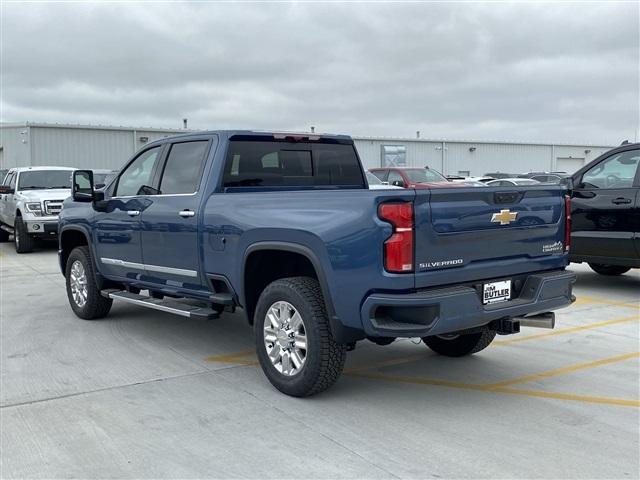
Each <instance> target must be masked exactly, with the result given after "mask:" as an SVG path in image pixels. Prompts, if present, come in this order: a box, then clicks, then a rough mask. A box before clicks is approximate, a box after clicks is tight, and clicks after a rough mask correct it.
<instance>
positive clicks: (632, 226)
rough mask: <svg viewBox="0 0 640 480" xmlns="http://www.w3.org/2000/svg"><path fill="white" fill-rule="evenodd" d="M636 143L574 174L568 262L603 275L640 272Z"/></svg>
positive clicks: (639, 184)
mask: <svg viewBox="0 0 640 480" xmlns="http://www.w3.org/2000/svg"><path fill="white" fill-rule="evenodd" d="M638 164H640V143H635V144H627V145H623V146H620V147H617V148H614V149H613V150H610V151H608V152H606V153H604V154H602V155H601V156H600V157H598V158H596V159H595V160H594V161H592V162H591V163H589V164H588V165H586V166H584V167H583V168H581V169H580V170H578V171H577V172H576V173H574V174H573V176H572V179H573V194H572V209H571V216H572V223H573V225H572V228H571V240H572V245H571V251H570V257H569V258H570V260H571V261H572V262H578V263H581V262H587V263H588V264H589V266H590V267H591V268H592V269H593V270H594V271H596V272H598V273H600V274H602V275H621V274H623V273H626V272H627V271H629V269H630V268H638V267H640V169H639V168H638Z"/></svg>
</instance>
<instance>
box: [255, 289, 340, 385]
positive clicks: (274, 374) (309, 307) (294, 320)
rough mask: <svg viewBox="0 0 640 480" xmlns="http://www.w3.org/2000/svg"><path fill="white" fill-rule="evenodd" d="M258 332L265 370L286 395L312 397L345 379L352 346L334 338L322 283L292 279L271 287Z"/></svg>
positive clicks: (262, 301)
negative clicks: (348, 354)
mask: <svg viewBox="0 0 640 480" xmlns="http://www.w3.org/2000/svg"><path fill="white" fill-rule="evenodd" d="M254 329H255V337H256V349H257V354H258V360H259V361H260V366H261V367H262V370H263V371H264V373H265V375H266V376H267V378H268V379H269V381H270V382H271V384H272V385H273V386H274V387H276V388H277V389H278V390H280V391H281V392H282V393H285V394H287V395H291V396H294V397H307V396H310V395H314V394H316V393H319V392H322V391H323V390H326V389H327V388H329V387H330V386H331V385H333V384H334V383H335V382H336V381H337V380H338V378H339V377H340V374H341V373H342V370H343V368H344V362H345V360H346V356H347V346H346V345H342V344H339V343H337V342H336V341H335V340H334V338H333V336H332V335H331V331H330V328H329V319H328V316H327V312H326V309H325V305H324V300H323V297H322V291H321V290H320V285H319V284H318V281H317V280H315V279H313V278H309V277H291V278H283V279H280V280H276V281H274V282H272V283H271V284H269V285H268V286H267V288H265V289H264V291H263V292H262V294H261V295H260V298H259V300H258V304H257V306H256V311H255V315H254Z"/></svg>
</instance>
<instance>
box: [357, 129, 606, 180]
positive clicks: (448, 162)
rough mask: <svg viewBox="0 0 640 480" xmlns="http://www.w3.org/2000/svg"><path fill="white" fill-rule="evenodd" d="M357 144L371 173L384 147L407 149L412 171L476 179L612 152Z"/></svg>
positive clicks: (538, 147)
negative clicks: (424, 169) (429, 170)
mask: <svg viewBox="0 0 640 480" xmlns="http://www.w3.org/2000/svg"><path fill="white" fill-rule="evenodd" d="M355 144H356V148H357V149H358V152H359V154H360V158H361V159H362V162H363V164H364V166H365V168H367V169H368V168H374V167H380V166H382V164H381V162H382V155H381V150H382V146H383V145H404V146H405V147H406V157H407V166H409V167H424V166H425V165H428V166H429V167H431V168H435V169H436V170H439V171H441V172H442V173H444V174H446V175H456V174H465V173H466V172H469V175H472V176H479V175H484V174H485V173H489V172H508V173H525V172H530V171H552V170H556V164H557V163H558V162H557V159H558V158H580V159H582V160H583V163H582V164H583V165H584V164H585V163H588V162H590V161H591V160H593V159H594V158H596V157H598V156H599V155H600V154H602V153H604V152H606V151H607V150H609V148H610V147H588V146H587V147H584V146H552V145H533V144H516V143H474V142H435V141H429V140H424V141H423V140H419V141H418V140H407V139H402V140H394V139H369V138H357V137H356V138H355ZM586 151H588V152H587V153H585V152H586Z"/></svg>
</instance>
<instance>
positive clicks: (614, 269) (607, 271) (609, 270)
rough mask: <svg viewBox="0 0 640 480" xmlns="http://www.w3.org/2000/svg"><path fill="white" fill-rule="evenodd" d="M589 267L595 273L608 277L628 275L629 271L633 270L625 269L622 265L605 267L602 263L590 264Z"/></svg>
mask: <svg viewBox="0 0 640 480" xmlns="http://www.w3.org/2000/svg"><path fill="white" fill-rule="evenodd" d="M589 266H590V267H591V270H593V271H594V272H596V273H599V274H600V275H608V276H613V275H622V274H623V273H627V272H628V271H629V270H631V267H623V266H620V265H603V264H601V263H590V264H589Z"/></svg>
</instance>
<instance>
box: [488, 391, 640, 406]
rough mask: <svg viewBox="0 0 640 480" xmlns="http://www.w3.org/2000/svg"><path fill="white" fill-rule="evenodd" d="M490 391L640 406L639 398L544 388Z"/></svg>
mask: <svg viewBox="0 0 640 480" xmlns="http://www.w3.org/2000/svg"><path fill="white" fill-rule="evenodd" d="M488 391H490V392H499V393H507V394H510V395H524V396H526V397H540V398H553V399H557V400H571V401H576V402H586V403H601V404H604V405H617V406H620V407H636V408H638V407H640V401H639V400H628V399H626V398H611V397H594V396H591V395H573V394H570V393H556V392H544V391H542V390H521V389H517V388H504V387H503V388H499V389H497V390H488Z"/></svg>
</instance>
